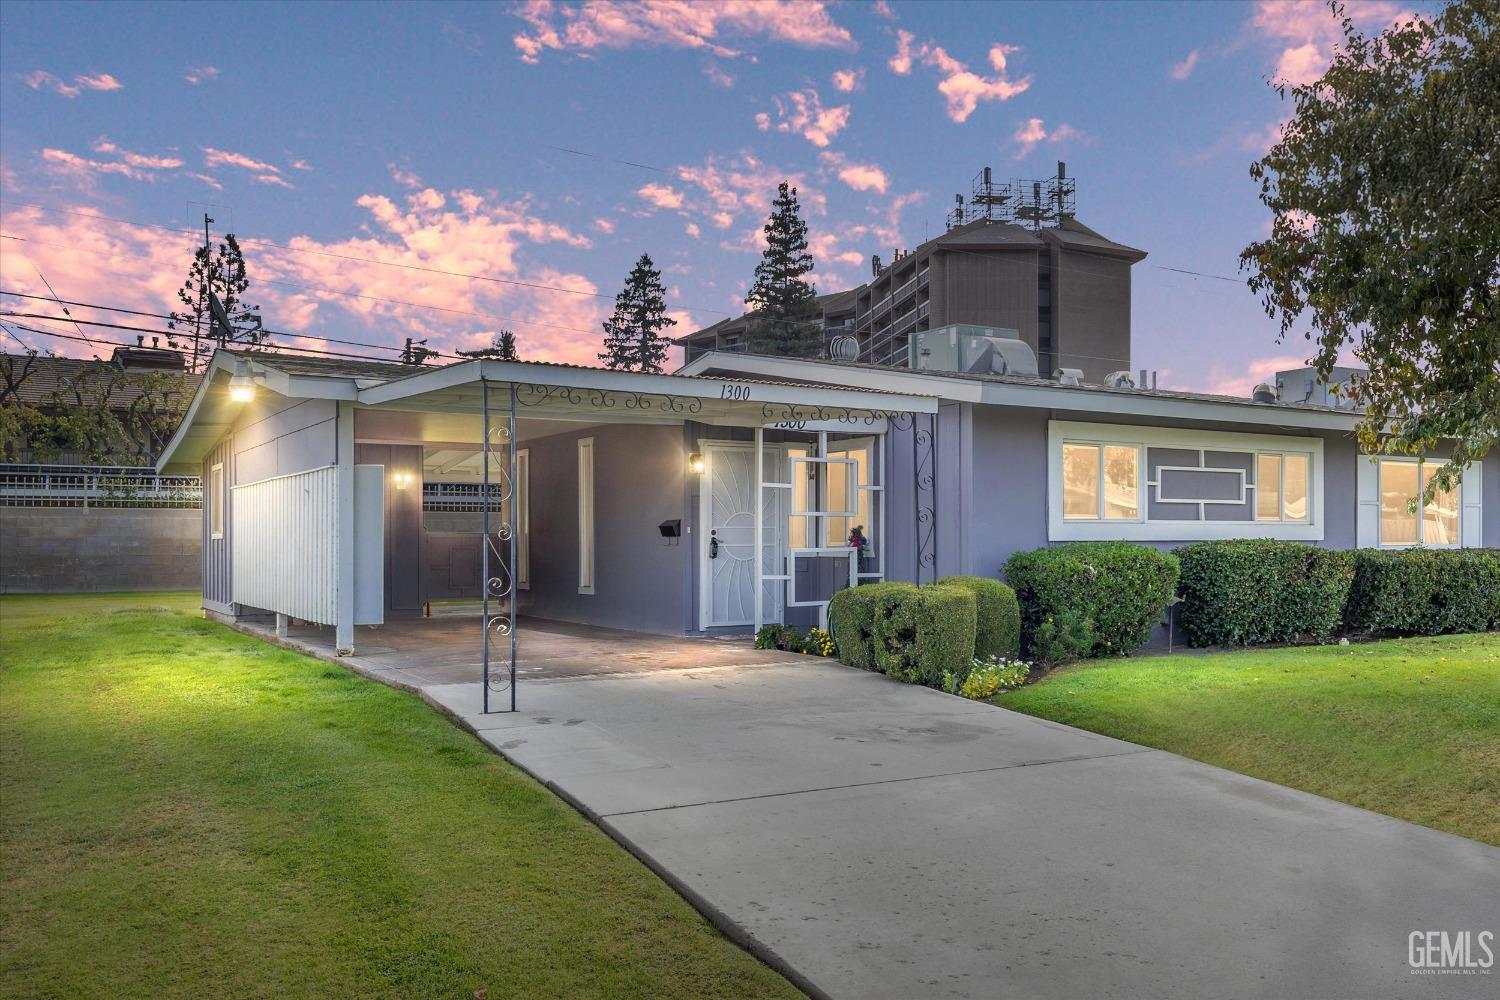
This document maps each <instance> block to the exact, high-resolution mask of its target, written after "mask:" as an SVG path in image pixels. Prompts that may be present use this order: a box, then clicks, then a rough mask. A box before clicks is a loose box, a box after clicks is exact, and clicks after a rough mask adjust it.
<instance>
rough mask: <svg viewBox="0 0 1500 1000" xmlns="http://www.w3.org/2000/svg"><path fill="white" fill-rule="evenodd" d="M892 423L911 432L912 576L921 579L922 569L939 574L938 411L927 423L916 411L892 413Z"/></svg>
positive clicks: (904, 431)
mask: <svg viewBox="0 0 1500 1000" xmlns="http://www.w3.org/2000/svg"><path fill="white" fill-rule="evenodd" d="M890 425H891V427H893V428H894V429H896V430H898V431H901V432H902V433H904V434H910V435H911V470H912V476H911V479H912V497H911V503H912V567H911V570H912V577H913V579H914V580H915V582H917V583H921V582H922V572H923V570H929V571H931V573H932V577H933V579H936V578H937V530H938V521H937V505H938V487H937V460H938V415H937V414H936V413H932V414H927V421H926V426H925V427H924V426H923V425H922V423H921V421H920V418H919V417H918V415H917V414H915V413H899V414H893V415H891V417H890Z"/></svg>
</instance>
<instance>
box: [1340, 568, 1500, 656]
mask: <svg viewBox="0 0 1500 1000" xmlns="http://www.w3.org/2000/svg"><path fill="white" fill-rule="evenodd" d="M1344 622H1345V626H1346V627H1347V628H1348V629H1349V631H1351V632H1356V633H1366V634H1371V635H1442V634H1444V633H1448V632H1484V631H1488V630H1491V629H1496V628H1500V549H1405V550H1402V551H1399V552H1385V551H1381V550H1378V549H1359V550H1358V551H1356V552H1355V553H1354V585H1353V587H1352V589H1351V592H1350V595H1349V604H1348V609H1347V612H1346V614H1345V617H1344Z"/></svg>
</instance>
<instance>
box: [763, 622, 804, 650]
mask: <svg viewBox="0 0 1500 1000" xmlns="http://www.w3.org/2000/svg"><path fill="white" fill-rule="evenodd" d="M806 646H807V637H806V636H804V635H803V634H802V632H801V631H800V630H798V629H797V628H796V627H795V626H792V625H763V626H761V629H760V631H759V632H757V633H755V648H756V649H780V650H785V651H786V652H788V653H802V652H805V651H806Z"/></svg>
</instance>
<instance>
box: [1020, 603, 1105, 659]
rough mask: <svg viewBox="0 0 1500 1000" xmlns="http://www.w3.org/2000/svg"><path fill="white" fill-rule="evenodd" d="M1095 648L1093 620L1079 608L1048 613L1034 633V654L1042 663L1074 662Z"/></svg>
mask: <svg viewBox="0 0 1500 1000" xmlns="http://www.w3.org/2000/svg"><path fill="white" fill-rule="evenodd" d="M1093 650H1094V623H1093V621H1092V620H1090V619H1087V618H1084V617H1083V616H1081V615H1080V614H1078V612H1076V611H1064V612H1062V613H1061V614H1059V615H1057V616H1056V617H1053V616H1052V615H1048V616H1047V617H1046V618H1043V619H1042V621H1041V624H1039V625H1037V627H1036V631H1035V632H1033V633H1032V635H1031V655H1032V656H1034V657H1036V658H1037V659H1038V660H1039V661H1041V662H1042V663H1072V662H1073V661H1074V660H1081V659H1083V658H1084V657H1085V656H1089V655H1091V654H1092V653H1093Z"/></svg>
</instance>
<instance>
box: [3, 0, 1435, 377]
mask: <svg viewBox="0 0 1500 1000" xmlns="http://www.w3.org/2000/svg"><path fill="white" fill-rule="evenodd" d="M1405 10H1406V8H1405V7H1403V6H1402V5H1401V4H1397V3H1392V2H1386V0H1365V2H1356V3H1352V4H1350V12H1351V15H1352V16H1353V17H1354V19H1355V21H1356V22H1357V23H1358V24H1360V25H1361V26H1362V27H1364V28H1366V29H1369V30H1379V29H1380V28H1383V27H1385V26H1386V25H1388V24H1390V23H1391V22H1392V21H1393V20H1395V19H1396V18H1397V17H1399V16H1401V15H1402V14H1403V13H1405ZM1338 37H1339V34H1338V31H1337V25H1336V23H1335V21H1334V19H1333V17H1332V15H1331V14H1330V13H1329V12H1328V9H1327V7H1326V6H1325V5H1323V4H1321V3H1313V2H1308V3H1299V2H1290V0H1271V2H1268V0H1261V2H1254V3H1228V2H1221V3H1145V2H1136V3H1124V2H1116V3H1070V2H1050V3H1037V4H1023V3H942V2H932V0H926V2H912V3H903V2H901V0H889V2H870V3H866V2H853V0H850V2H843V3H835V2H829V3H817V2H806V3H781V4H777V3H769V2H746V0H734V2H724V3H706V2H705V3H689V2H679V0H633V2H618V3H608V2H592V3H583V4H575V3H564V2H548V0H539V2H531V3H517V4H492V5H471V4H458V5H445V4H440V3H425V4H420V5H381V4H349V5H345V4H338V3H319V4H286V5H282V4H274V3H261V4H253V5H252V4H228V3H225V4H213V5H193V4H170V5H166V4H162V5H157V4H144V5H139V4H125V3H114V4H103V5H82V4H69V3H23V2H14V0H13V2H8V3H6V4H5V5H4V6H3V7H0V237H3V238H0V289H4V290H6V291H13V292H24V293H29V294H36V295H50V294H53V293H55V294H56V295H57V296H58V297H59V298H61V299H65V300H74V301H79V302H89V303H98V304H103V305H111V306H118V307H122V308H130V309H136V310H140V311H143V312H147V313H161V312H165V311H168V310H169V309H171V308H172V307H173V306H174V305H175V304H176V291H177V289H178V288H179V287H180V286H181V285H182V282H183V279H184V277H185V275H186V269H187V266H188V263H189V261H190V257H191V253H192V249H193V247H194V246H195V245H196V244H199V243H201V242H202V233H203V216H204V215H205V214H207V215H209V216H211V217H212V218H213V220H214V223H213V226H212V230H213V232H214V234H215V235H216V236H218V235H220V234H222V233H224V232H233V233H235V234H237V236H238V237H239V238H240V239H241V241H242V243H243V245H244V247H245V251H246V259H247V266H248V269H249V274H250V278H251V282H252V288H251V291H250V293H249V294H248V296H247V300H248V301H249V302H252V303H256V304H258V305H260V306H261V312H262V316H263V318H264V322H265V325H266V326H267V327H269V328H271V329H273V330H277V331H283V332H284V334H285V335H283V336H281V337H278V338H277V339H278V340H279V341H281V342H284V343H289V344H301V345H306V346H321V347H323V348H324V349H326V350H330V351H351V352H354V353H362V354H372V353H373V354H376V355H379V356H393V355H392V352H390V351H379V350H371V349H370V348H366V347H352V346H346V345H339V344H336V343H335V341H340V340H342V341H352V342H357V343H361V344H376V345H384V346H386V347H390V346H393V345H394V346H399V345H400V344H402V343H403V342H404V340H405V338H407V337H414V338H423V337H425V338H427V340H428V342H429V346H431V347H434V348H437V349H439V350H441V351H444V352H447V351H451V350H454V349H458V348H473V347H482V346H485V345H486V344H488V343H489V341H490V340H491V338H492V337H493V336H494V335H495V334H496V333H497V332H498V331H499V330H502V329H509V330H512V331H514V332H515V334H516V339H517V342H518V347H519V350H520V353H521V356H522V357H523V358H525V359H527V360H540V361H564V362H571V363H579V364H596V363H597V361H596V357H595V356H596V355H597V353H598V351H599V348H600V342H601V339H602V333H601V331H600V328H599V325H600V323H601V322H602V321H603V320H604V319H605V318H606V317H607V316H608V315H609V313H610V311H611V310H612V308H613V299H614V295H615V294H616V293H617V292H618V291H619V289H620V287H621V284H622V282H623V280H624V277H625V275H626V274H627V273H628V272H629V270H630V267H631V265H632V264H633V263H634V261H635V260H636V259H637V258H638V257H639V256H640V255H641V254H642V253H649V254H650V255H651V257H652V259H653V260H654V261H655V262H656V264H657V266H658V267H659V268H660V269H661V270H662V272H663V281H664V283H665V285H666V287H667V289H668V308H669V310H670V312H671V315H672V316H673V318H675V319H676V320H677V323H678V325H677V327H676V328H675V329H674V330H673V331H672V333H673V334H674V335H680V334H683V333H687V332H691V331H692V330H694V329H697V328H699V327H701V326H706V325H708V324H710V323H713V322H715V321H717V320H719V319H723V318H724V317H726V316H729V315H738V314H739V313H740V312H741V311H743V309H742V306H743V302H742V300H741V296H742V295H743V294H744V292H745V290H746V288H747V287H748V284H749V282H750V280H751V278H752V276H753V272H754V268H755V264H756V262H757V260H758V259H759V255H760V251H761V248H762V247H763V241H762V234H761V226H763V225H764V223H765V219H766V215H767V213H768V212H769V209H770V204H771V200H772V198H773V196H774V194H775V190H776V185H777V184H778V183H779V182H781V181H783V180H786V181H789V182H791V183H792V184H793V185H794V186H796V187H797V188H798V191H799V197H800V200H801V203H802V206H803V208H804V212H805V215H806V218H807V221H808V227H809V233H810V237H811V245H812V250H813V254H814V257H815V259H816V262H817V270H816V272H815V273H814V275H813V277H814V279H815V280H816V283H817V287H818V290H819V291H820V292H831V291H837V290H840V289H844V288H849V287H853V286H854V285H856V284H858V283H860V282H862V281H864V280H866V279H867V277H868V275H869V260H870V255H871V254H880V255H881V256H882V257H885V258H887V259H889V257H890V254H891V253H892V251H893V250H894V249H896V248H911V247H914V246H916V245H917V244H919V243H921V242H922V241H923V240H924V239H927V238H930V237H932V236H936V235H938V234H940V233H941V232H942V231H943V228H944V216H945V214H946V212H947V211H948V209H949V208H950V207H951V205H952V203H953V196H954V194H955V193H958V192H962V193H964V194H965V195H967V194H968V192H969V188H970V185H971V182H972V179H973V177H974V175H975V174H977V173H978V172H979V170H980V168H982V167H984V166H986V165H988V166H991V167H993V168H994V171H995V173H996V175H997V176H999V177H1007V178H1009V177H1018V178H1041V177H1047V176H1050V175H1052V174H1053V172H1054V171H1055V169H1056V164H1057V161H1058V160H1060V159H1061V160H1065V161H1066V162H1067V169H1068V173H1069V175H1070V176H1072V177H1074V178H1076V180H1077V186H1078V219H1079V220H1080V221H1081V222H1083V223H1085V224H1086V225H1088V226H1090V227H1092V228H1094V229H1096V230H1098V231H1100V232H1101V233H1103V234H1104V235H1106V236H1108V237H1109V238H1111V239H1113V240H1116V241H1119V242H1122V243H1126V244H1129V245H1131V246H1135V247H1139V248H1141V249H1143V250H1146V251H1148V252H1149V256H1148V257H1147V258H1146V259H1145V260H1144V261H1143V262H1141V263H1140V264H1137V265H1136V266H1135V269H1134V273H1133V279H1132V280H1133V309H1132V317H1131V323H1132V335H1133V355H1134V363H1135V367H1136V368H1142V367H1145V368H1153V369H1156V370H1158V371H1159V373H1160V376H1159V377H1160V380H1161V385H1162V386H1163V387H1164V388H1165V387H1171V388H1182V389H1195V390H1202V391H1220V392H1232V393H1244V392H1248V390H1249V388H1250V387H1251V386H1252V385H1254V384H1255V383H1256V382H1258V381H1262V380H1264V379H1265V378H1266V377H1267V376H1268V375H1270V374H1271V373H1273V372H1274V371H1276V370H1277V369H1279V368H1288V367H1296V366H1298V365H1300V364H1301V363H1302V362H1303V360H1304V359H1305V358H1306V356H1307V354H1308V353H1309V352H1308V349H1307V346H1306V342H1305V341H1304V340H1303V339H1302V338H1301V337H1300V336H1295V335H1294V339H1292V340H1289V341H1287V342H1284V343H1278V341H1277V325H1276V323H1274V322H1273V321H1272V320H1270V319H1269V318H1267V317H1266V315H1265V314H1264V312H1263V310H1262V309H1261V306H1260V303H1259V302H1258V301H1257V299H1256V297H1255V296H1254V295H1253V294H1252V293H1251V292H1250V291H1249V289H1248V288H1247V287H1246V285H1245V283H1244V279H1243V277H1242V276H1240V272H1239V270H1238V255H1239V251H1240V250H1241V249H1242V248H1243V247H1245V245H1246V244H1248V243H1250V242H1251V241H1253V240H1256V239H1259V238H1261V237H1262V236H1264V235H1266V234H1267V233H1268V232H1269V228H1270V214H1269V211H1268V210H1267V209H1265V208H1264V207H1263V206H1262V205H1261V204H1260V202H1259V200H1258V198H1257V191H1258V189H1257V186H1256V185H1255V183H1254V182H1253V181H1252V180H1251V179H1250V176H1249V165H1250V163H1251V162H1252V161H1253V160H1254V159H1255V158H1256V157H1257V156H1259V155H1260V154H1261V153H1263V152H1264V151H1265V150H1266V149H1267V148H1268V146H1269V145H1270V144H1271V143H1272V142H1273V141H1274V140H1275V137H1276V134H1277V130H1278V127H1279V123H1280V122H1281V121H1282V120H1284V119H1285V118H1286V116H1287V115H1288V106H1287V105H1286V104H1285V103H1283V102H1282V101H1281V100H1280V98H1278V96H1277V94H1276V93H1275V91H1274V90H1273V89H1272V87H1271V86H1270V83H1271V81H1274V80H1279V79H1284V80H1287V81H1289V82H1293V83H1300V82H1307V81H1310V80H1313V79H1316V78H1317V77H1318V76H1319V75H1320V74H1321V72H1322V71H1323V69H1324V68H1325V67H1326V65H1327V63H1328V61H1329V59H1330V58H1331V55H1332V52H1333V45H1334V43H1335V41H1336V40H1337V39H1338ZM1184 271H1191V272H1198V274H1186V273H1183V272H1184ZM1226 279H1227V280H1226ZM49 284H50V288H49V287H48V286H49ZM0 311H11V312H32V313H48V314H50V315H56V314H57V313H58V307H57V306H55V305H52V304H49V303H46V302H39V301H36V300H19V299H16V298H13V297H8V296H7V297H0ZM71 311H72V313H73V315H74V317H75V318H92V319H98V320H103V321H106V322H117V323H121V325H127V326H128V325H140V326H143V327H149V328H151V329H155V330H160V329H164V324H163V323H161V322H159V321H157V320H154V319H151V318H149V317H147V318H141V317H134V318H132V317H128V316H125V315H124V314H120V313H114V314H108V313H103V312H100V311H97V310H91V309H86V308H73V309H72V310H71ZM15 322H22V323H25V324H27V325H29V326H32V327H34V328H36V329H47V330H53V331H56V332H60V333H67V334H70V335H73V336H75V337H76V336H77V335H78V332H79V330H78V328H77V327H74V326H73V325H72V324H65V323H59V322H55V321H51V320H35V319H26V320H15ZM83 329H84V331H85V332H87V333H88V334H89V335H90V336H92V337H93V338H94V339H95V340H96V341H99V342H101V343H102V342H104V341H122V340H133V339H134V336H135V334H134V332H132V331H121V330H111V329H109V328H105V327H84V328H83ZM15 332H16V333H18V334H19V336H20V337H21V339H22V342H24V343H27V344H29V345H34V346H38V347H46V348H50V349H53V350H56V351H57V352H58V353H65V354H71V355H78V356H89V355H90V354H93V353H96V352H106V353H107V350H108V348H107V346H106V347H100V346H97V345H94V344H89V343H83V342H79V341H70V340H63V339H58V338H49V337H45V336H41V335H39V334H37V333H34V332H28V331H23V330H17V331H15ZM3 339H4V341H5V350H7V351H14V350H17V349H18V344H17V342H16V339H15V338H14V336H13V335H4V336H3Z"/></svg>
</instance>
